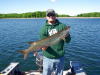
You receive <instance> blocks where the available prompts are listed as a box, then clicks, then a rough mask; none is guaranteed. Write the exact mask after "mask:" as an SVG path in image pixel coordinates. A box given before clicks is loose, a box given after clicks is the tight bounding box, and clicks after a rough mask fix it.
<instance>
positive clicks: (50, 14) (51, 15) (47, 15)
mask: <svg viewBox="0 0 100 75" xmlns="http://www.w3.org/2000/svg"><path fill="white" fill-rule="evenodd" d="M47 16H48V17H50V16H55V15H54V14H48V15H47Z"/></svg>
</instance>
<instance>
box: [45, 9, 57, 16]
mask: <svg viewBox="0 0 100 75" xmlns="http://www.w3.org/2000/svg"><path fill="white" fill-rule="evenodd" d="M49 13H52V14H53V15H56V14H55V11H54V10H53V9H48V10H47V13H46V16H47V15H48V14H49Z"/></svg>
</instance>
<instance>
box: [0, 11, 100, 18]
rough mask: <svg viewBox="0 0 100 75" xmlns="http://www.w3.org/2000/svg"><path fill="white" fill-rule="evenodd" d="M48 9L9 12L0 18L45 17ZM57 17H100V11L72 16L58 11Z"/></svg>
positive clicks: (0, 15)
mask: <svg viewBox="0 0 100 75" xmlns="http://www.w3.org/2000/svg"><path fill="white" fill-rule="evenodd" d="M45 17H46V11H37V12H28V13H21V14H18V13H9V14H2V13H1V14H0V18H1V19H2V18H45ZM56 17H100V12H93V13H83V14H78V15H77V16H70V15H65V14H62V15H59V14H57V13H56Z"/></svg>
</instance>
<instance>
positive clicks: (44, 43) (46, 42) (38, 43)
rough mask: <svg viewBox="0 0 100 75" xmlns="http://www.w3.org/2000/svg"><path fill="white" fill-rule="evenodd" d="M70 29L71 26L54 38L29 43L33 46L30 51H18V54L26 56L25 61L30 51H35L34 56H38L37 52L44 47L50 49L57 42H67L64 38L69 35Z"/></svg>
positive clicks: (53, 36)
mask: <svg viewBox="0 0 100 75" xmlns="http://www.w3.org/2000/svg"><path fill="white" fill-rule="evenodd" d="M69 29H70V26H67V27H66V28H65V29H63V30H61V31H59V32H58V33H56V34H54V35H52V36H49V37H47V38H44V39H41V40H39V41H36V42H29V44H31V46H30V47H29V48H28V49H26V50H22V51H18V52H20V53H23V54H24V59H26V57H27V55H28V53H29V52H30V51H33V52H34V55H36V52H37V51H38V50H39V49H41V48H42V47H48V46H51V45H54V44H56V43H57V42H59V41H60V40H61V39H63V40H64V41H65V38H64V36H65V35H66V34H67V33H68V31H69Z"/></svg>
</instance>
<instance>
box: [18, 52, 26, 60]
mask: <svg viewBox="0 0 100 75" xmlns="http://www.w3.org/2000/svg"><path fill="white" fill-rule="evenodd" d="M17 52H20V53H23V54H24V60H25V59H26V57H27V54H26V53H25V50H21V51H17Z"/></svg>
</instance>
